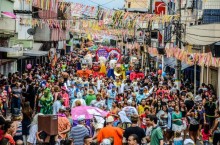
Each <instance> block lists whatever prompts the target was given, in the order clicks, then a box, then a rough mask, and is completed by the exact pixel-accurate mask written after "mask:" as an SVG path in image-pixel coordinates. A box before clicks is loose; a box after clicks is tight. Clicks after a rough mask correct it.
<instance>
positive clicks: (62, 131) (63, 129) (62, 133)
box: [58, 106, 71, 140]
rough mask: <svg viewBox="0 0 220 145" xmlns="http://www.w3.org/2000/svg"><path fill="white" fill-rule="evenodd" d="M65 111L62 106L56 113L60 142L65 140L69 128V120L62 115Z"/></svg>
mask: <svg viewBox="0 0 220 145" xmlns="http://www.w3.org/2000/svg"><path fill="white" fill-rule="evenodd" d="M65 111H66V108H65V107H64V106H63V107H61V108H60V109H59V113H58V135H59V138H60V139H61V140H63V139H66V137H67V133H68V132H69V131H70V127H71V125H70V122H69V119H68V118H67V117H66V115H65V114H64V113H65Z"/></svg>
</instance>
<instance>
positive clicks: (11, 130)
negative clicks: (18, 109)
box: [3, 121, 16, 145]
mask: <svg viewBox="0 0 220 145" xmlns="http://www.w3.org/2000/svg"><path fill="white" fill-rule="evenodd" d="M15 130H16V129H15V126H14V124H13V122H11V121H9V122H8V121H7V122H6V123H5V126H4V135H3V138H6V139H8V142H9V143H10V144H9V145H15V141H14V139H13V135H14V134H15Z"/></svg>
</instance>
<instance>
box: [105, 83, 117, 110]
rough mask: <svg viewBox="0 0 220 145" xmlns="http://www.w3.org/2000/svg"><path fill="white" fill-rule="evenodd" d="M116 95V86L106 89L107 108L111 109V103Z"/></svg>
mask: <svg viewBox="0 0 220 145" xmlns="http://www.w3.org/2000/svg"><path fill="white" fill-rule="evenodd" d="M116 95H117V92H116V87H115V86H112V89H111V90H109V91H108V100H107V105H108V109H109V110H111V108H112V103H113V101H114V100H115V99H116Z"/></svg>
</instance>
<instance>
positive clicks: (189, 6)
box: [186, 0, 194, 8]
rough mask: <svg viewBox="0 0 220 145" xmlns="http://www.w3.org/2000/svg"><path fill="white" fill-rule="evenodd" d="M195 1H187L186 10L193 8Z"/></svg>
mask: <svg viewBox="0 0 220 145" xmlns="http://www.w3.org/2000/svg"><path fill="white" fill-rule="evenodd" d="M193 1H194V0H187V3H186V8H192V7H193Z"/></svg>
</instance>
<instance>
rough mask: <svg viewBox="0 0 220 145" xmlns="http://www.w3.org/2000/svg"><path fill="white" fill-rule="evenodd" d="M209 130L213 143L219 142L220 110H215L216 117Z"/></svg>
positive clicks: (215, 144) (214, 144)
mask: <svg viewBox="0 0 220 145" xmlns="http://www.w3.org/2000/svg"><path fill="white" fill-rule="evenodd" d="M210 132H211V134H213V145H217V144H218V143H220V137H219V136H220V111H218V112H217V118H216V119H215V123H214V126H213V128H212V129H211V131H210Z"/></svg>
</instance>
